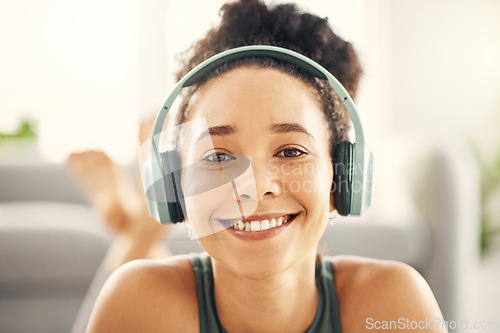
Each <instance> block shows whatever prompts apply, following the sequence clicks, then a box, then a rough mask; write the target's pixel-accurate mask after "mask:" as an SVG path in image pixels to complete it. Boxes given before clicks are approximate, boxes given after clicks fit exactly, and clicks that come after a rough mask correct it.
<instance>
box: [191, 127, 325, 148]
mask: <svg viewBox="0 0 500 333" xmlns="http://www.w3.org/2000/svg"><path fill="white" fill-rule="evenodd" d="M271 132H273V133H277V134H280V133H292V132H298V133H303V134H305V135H307V136H308V137H310V138H311V139H313V140H314V141H316V139H315V138H314V136H313V135H312V134H311V133H310V132H309V131H308V130H307V129H306V128H305V127H304V126H302V125H300V124H297V123H282V124H274V125H272V126H271ZM234 133H236V128H235V127H234V126H231V125H222V126H212V127H209V128H207V129H206V130H204V131H203V132H201V133H200V135H198V137H197V138H196V139H195V141H194V143H195V144H196V143H197V142H198V141H200V140H201V139H203V138H204V137H206V136H208V135H210V136H226V135H231V134H234Z"/></svg>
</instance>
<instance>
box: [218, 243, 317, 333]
mask: <svg viewBox="0 0 500 333" xmlns="http://www.w3.org/2000/svg"><path fill="white" fill-rule="evenodd" d="M315 261H316V251H315V250H314V251H312V252H311V253H309V254H307V255H306V256H304V257H303V258H302V259H300V260H299V261H298V262H296V263H295V264H294V265H293V266H291V267H289V268H288V269H287V270H285V271H283V272H280V273H278V274H277V275H275V276H272V277H270V278H267V279H265V280H252V279H248V278H246V277H243V276H240V275H238V274H235V273H234V272H232V271H230V270H228V269H227V268H226V267H224V266H223V265H221V264H220V263H218V262H217V261H215V260H214V261H213V271H214V294H215V302H216V304H217V313H218V315H219V319H220V321H221V323H222V325H223V326H224V328H225V329H226V330H227V331H228V332H277V331H286V332H305V331H306V330H307V328H308V327H309V326H310V325H311V323H312V321H313V319H314V317H315V315H316V311H317V307H318V291H317V287H316V280H315Z"/></svg>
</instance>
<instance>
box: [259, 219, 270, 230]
mask: <svg viewBox="0 0 500 333" xmlns="http://www.w3.org/2000/svg"><path fill="white" fill-rule="evenodd" d="M269 228H271V226H270V225H269V220H264V221H262V222H260V230H266V229H269Z"/></svg>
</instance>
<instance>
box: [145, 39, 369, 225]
mask: <svg viewBox="0 0 500 333" xmlns="http://www.w3.org/2000/svg"><path fill="white" fill-rule="evenodd" d="M248 57H268V58H273V59H276V60H279V61H283V62H288V63H291V64H294V65H296V66H298V67H299V68H301V69H303V70H305V71H306V72H307V73H309V74H311V75H312V76H314V77H317V78H319V79H323V80H328V82H329V84H330V86H331V87H332V88H333V90H334V91H335V92H336V93H337V95H338V96H339V98H340V100H341V101H342V103H343V104H344V106H345V108H346V109H347V112H348V113H349V116H350V118H351V121H352V123H353V126H354V130H355V139H356V141H355V143H351V142H349V141H343V142H340V143H339V144H337V146H336V147H335V148H334V151H333V154H332V162H333V172H334V176H333V183H332V192H333V194H334V198H335V206H336V209H337V211H338V213H339V214H340V215H344V216H346V215H361V214H362V213H363V211H364V210H365V209H367V208H368V207H369V206H370V204H371V187H372V177H373V154H372V153H371V152H370V151H369V150H368V149H367V148H366V147H365V139H364V135H363V127H362V126H361V121H360V119H359V116H358V113H357V112H356V107H355V105H354V102H353V100H352V98H351V97H350V96H349V94H348V92H347V91H346V89H345V88H344V87H343V86H342V85H341V84H340V82H339V81H338V80H337V79H336V78H335V77H334V76H333V75H332V74H331V73H330V72H328V71H327V70H326V69H325V68H324V67H322V66H321V65H319V64H318V63H316V62H315V61H313V60H311V59H309V58H307V57H305V56H303V55H302V54H300V53H297V52H294V51H291V50H288V49H285V48H281V47H276V46H269V45H251V46H242V47H237V48H234V49H230V50H227V51H224V52H221V53H219V54H216V55H215V56H213V57H211V58H209V59H207V60H205V61H203V62H202V63H201V64H199V65H198V66H196V67H195V68H193V69H192V70H191V71H189V73H187V74H186V75H185V76H184V77H183V78H182V79H181V80H180V81H179V82H178V83H177V85H176V86H175V87H174V89H173V91H172V92H171V93H170V95H169V96H168V98H167V100H166V102H165V104H164V105H163V107H162V109H161V110H160V112H159V113H158V116H157V117H156V120H155V123H154V126H153V132H152V135H151V156H150V157H149V158H148V160H147V161H146V162H145V163H144V164H143V166H142V171H143V172H142V178H143V186H144V189H145V192H146V198H147V203H148V208H149V213H150V215H151V216H152V217H153V218H155V219H156V220H158V221H159V222H160V223H162V224H166V223H177V222H182V221H184V214H183V208H185V207H184V199H183V198H184V197H183V194H182V191H181V187H180V170H181V161H180V155H179V152H178V151H177V150H170V151H166V152H161V153H160V152H159V148H158V147H159V137H160V135H159V134H160V132H161V131H162V128H163V124H164V122H165V119H166V117H167V114H168V112H169V110H170V108H171V107H172V104H173V103H174V101H175V99H176V98H177V96H178V95H179V93H180V91H181V89H182V88H185V87H189V86H191V85H193V84H196V83H197V82H199V81H201V80H202V79H203V78H204V77H205V76H206V75H207V74H208V73H210V72H211V71H212V70H214V69H216V68H217V67H219V66H221V65H222V64H224V63H227V62H230V61H234V60H236V59H240V58H248ZM158 180H160V181H158Z"/></svg>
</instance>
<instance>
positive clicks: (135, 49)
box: [0, 0, 500, 332]
mask: <svg viewBox="0 0 500 333" xmlns="http://www.w3.org/2000/svg"><path fill="white" fill-rule="evenodd" d="M223 3H224V1H218V0H187V1H181V0H144V1H138V0H120V1H118V0H99V1H97V0H88V1H76V0H17V1H9V0H0V48H1V50H2V51H1V52H0V331H2V332H26V331H33V332H34V331H37V332H42V331H44V330H43V329H42V328H41V327H40V326H36V325H41V324H39V322H38V321H37V319H36V318H42V317H44V316H45V317H47V316H49V318H50V316H51V315H52V312H51V309H56V308H57V309H59V308H60V309H65V311H66V312H65V315H64V316H61V317H59V318H57V317H54V318H53V319H52V320H53V321H54V323H53V326H52V327H50V328H48V329H47V331H51V332H56V331H59V330H60V331H67V330H65V328H64V327H66V328H67V327H70V326H71V322H72V321H73V320H74V316H75V313H76V311H77V310H78V306H79V304H80V302H81V299H82V297H83V295H84V294H85V291H86V288H87V287H88V283H90V280H91V279H92V276H93V273H94V272H95V269H97V266H98V265H99V263H100V260H101V259H102V257H103V254H104V253H105V251H106V249H107V246H109V241H110V238H111V237H112V236H111V235H110V234H109V231H108V230H106V229H105V228H103V227H102V225H101V223H100V222H99V217H97V216H95V214H93V213H92V209H91V208H90V207H89V206H88V202H87V201H86V199H85V198H84V196H83V194H82V193H81V191H80V190H79V188H78V186H77V185H75V184H74V183H73V182H72V180H71V177H70V176H69V175H68V174H67V170H66V168H65V167H64V162H65V160H66V159H67V157H68V155H69V154H70V153H71V152H75V151H81V150H88V149H95V150H101V151H104V152H106V153H107V154H108V155H109V156H110V157H111V158H112V159H113V160H114V161H115V162H116V163H118V164H121V165H125V166H134V163H135V161H136V158H137V149H138V148H139V147H138V143H137V136H138V130H139V126H138V124H139V121H140V119H141V118H145V117H150V116H152V115H154V114H155V113H156V112H157V111H158V110H159V109H160V107H161V105H162V104H163V102H164V99H165V98H166V96H167V94H168V92H169V89H170V88H172V87H173V85H174V84H175V81H174V73H175V70H176V68H177V67H176V55H178V54H179V53H180V52H182V51H184V50H185V49H186V48H187V47H189V45H190V43H191V42H192V41H194V40H195V39H197V38H200V37H202V36H203V35H204V33H205V32H206V30H207V29H208V28H209V27H210V26H211V25H214V24H216V22H217V20H218V11H219V8H220V7H221V5H222V4H223ZM269 3H271V2H269ZM295 3H297V4H298V5H299V6H300V7H301V8H303V9H304V10H306V11H311V12H313V13H315V14H318V15H320V16H323V17H328V19H329V22H330V23H331V25H332V27H333V28H334V31H335V32H337V33H338V34H339V35H341V36H342V37H343V38H345V39H347V40H349V41H351V42H352V43H353V44H354V46H355V48H356V49H357V50H358V52H359V54H360V57H361V61H362V63H363V65H364V68H365V75H364V77H363V79H362V81H361V86H360V91H359V95H358V98H357V101H356V102H357V106H358V110H359V112H360V116H361V118H362V121H363V125H364V128H365V134H366V137H367V141H368V143H369V146H370V147H371V149H372V151H373V152H374V155H375V161H376V164H375V182H374V192H375V193H374V198H373V207H372V209H371V210H370V212H369V213H368V214H367V216H366V217H363V218H362V219H360V220H359V221H357V220H356V221H354V222H352V221H343V220H342V219H341V221H340V222H339V226H338V227H337V229H335V228H334V229H335V230H336V231H338V234H340V235H343V236H342V237H340V238H339V239H337V238H332V239H334V240H335V241H329V244H334V245H333V246H332V247H333V249H332V253H353V254H360V255H367V256H373V257H382V258H387V259H396V260H402V261H405V262H408V263H409V264H411V265H413V266H414V267H416V268H417V269H418V270H419V271H420V272H421V273H422V275H424V277H425V278H426V279H427V281H428V282H429V284H430V285H431V287H432V288H433V291H434V292H435V294H436V297H437V299H438V301H439V302H440V304H441V305H442V308H443V313H444V314H445V319H447V320H449V321H450V322H452V321H455V322H460V321H462V323H463V322H465V321H468V322H469V323H473V322H474V321H478V322H479V323H480V325H482V326H483V327H481V328H478V329H477V330H476V331H481V332H500V307H499V306H498V303H499V301H500V285H499V284H498V281H499V277H500V238H499V237H498V235H499V233H498V231H500V131H499V130H498V128H499V125H500V61H498V59H500V2H498V1H496V0H481V1H473V0H460V1H454V0H438V1H431V0H421V1H410V0H349V1H347V0H329V1H324V0H308V1H295ZM82 209H83V210H82ZM75 216H77V217H75ZM56 220H57V221H56ZM59 220H61V221H59ZM77 220H78V223H77ZM88 221H91V222H88ZM344 222H345V224H344ZM71 224H72V225H71ZM70 229H71V232H73V233H76V234H78V233H81V234H85V235H86V236H85V237H87V238H85V239H84V238H81V237H80V238H79V236H75V235H74V234H72V236H71V237H75V238H71V237H70V236H67V234H65V233H64V232H66V233H67V232H69V231H68V230H70ZM61 230H64V232H62V231H61ZM363 232H365V234H363ZM51 233H52V236H50V237H52V238H50V237H49V238H47V235H48V234H51ZM41 234H43V235H44V236H43V237H45V238H43V237H42V238H40V237H41V236H40V235H41ZM63 234H64V235H66V236H64V237H60V238H57V237H58V236H57V235H59V236H61V235H63ZM27 235H28V236H27ZM345 235H348V236H349V237H350V238H349V237H347V239H348V240H349V242H346V243H342V239H346V236H345ZM374 235H376V236H374ZM378 235H379V236H378ZM16 237H17V238H16ZM37 237H38V238H37ZM327 237H328V235H327ZM332 237H338V236H332ZM363 237H366V239H363ZM377 237H379V238H377ZM384 237H386V238H384ZM14 239H15V240H16V241H15V242H14V241H13V240H14ZM61 239H63V241H61ZM335 244H338V246H337V245H335ZM79 246H80V247H79ZM68 249H71V251H73V252H71V251H70V250H68ZM51 251H52V252H51ZM68 251H69V252H68ZM61 252H64V253H66V255H67V256H66V257H64V258H59V257H57V256H58V255H59V256H60V255H61ZM35 253H36V254H38V255H42V256H43V253H45V257H44V259H43V260H47V261H48V262H49V264H44V263H43V260H42V259H40V260H39V259H36V256H35ZM68 253H72V254H71V256H73V257H71V256H70V255H69V254H68ZM56 257H57V258H59V259H57V258H56ZM19 258H22V259H19ZM89 258H90V259H89ZM18 259H19V260H18ZM57 260H59V261H57ZM20 262H21V263H20ZM75 263H78V264H75ZM23 264H24V265H25V266H27V267H28V268H23V267H21V266H22V265H23ZM65 265H66V266H65ZM68 267H69V268H68ZM56 271H57V272H59V271H60V272H61V273H60V275H57V274H56V273H54V272H56ZM37 274H38V275H37ZM55 275H57V276H56V277H55ZM35 278H36V280H37V281H36V282H33V281H32V280H34V279H35ZM41 281H42V282H43V283H42V282H41ZM68 281H69V282H68ZM75 281H76V282H75ZM68 295H69V296H68ZM27 309H28V310H29V311H32V313H33V316H34V317H33V318H35V319H34V320H33V321H32V323H31V324H29V323H26V322H24V323H23V324H22V325H24V326H22V325H21V324H20V323H19V322H20V321H22V320H20V319H19V318H21V316H22V314H23V313H25V311H28V310H27ZM24 318H26V317H25V316H24ZM40 320H41V319H40ZM24 321H25V320H24ZM485 323H486V324H485ZM26 325H28V326H26ZM29 325H32V326H29ZM27 327H28V328H27ZM451 328H452V329H453V328H454V327H451ZM462 328H463V327H462ZM456 331H460V330H459V329H458V326H457V329H456ZM463 331H466V330H463ZM470 331H474V330H472V329H471V330H470Z"/></svg>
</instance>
